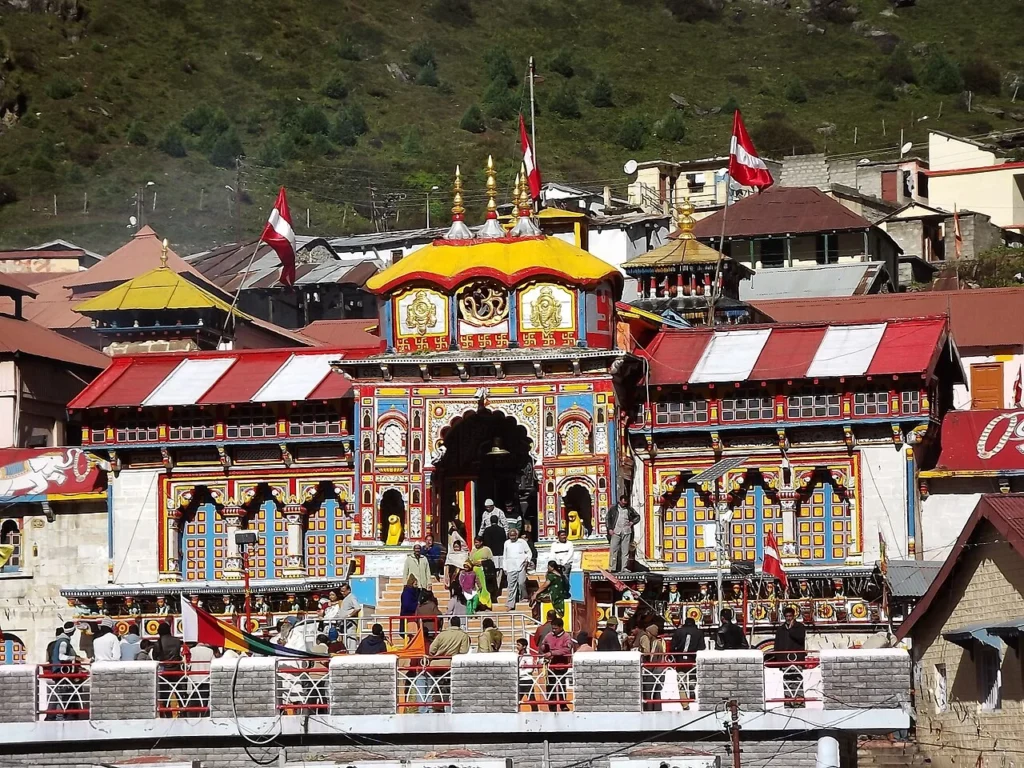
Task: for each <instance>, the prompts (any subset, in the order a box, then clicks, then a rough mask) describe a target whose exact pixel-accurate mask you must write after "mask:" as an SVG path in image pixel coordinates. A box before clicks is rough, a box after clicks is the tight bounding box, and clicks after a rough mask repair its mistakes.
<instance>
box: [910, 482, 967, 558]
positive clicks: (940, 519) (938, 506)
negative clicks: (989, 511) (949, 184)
mask: <svg viewBox="0 0 1024 768" xmlns="http://www.w3.org/2000/svg"><path fill="white" fill-rule="evenodd" d="M936 490H937V489H933V492H932V493H931V494H930V495H929V496H928V498H926V499H925V500H924V501H923V502H921V518H922V519H923V521H924V525H923V526H922V531H921V540H922V541H921V545H920V547H919V549H918V551H919V553H920V554H921V556H922V557H923V558H924V559H925V560H937V561H940V562H941V561H943V560H945V559H946V556H947V555H948V554H949V551H950V550H951V549H952V548H953V545H954V544H955V543H956V540H957V538H959V536H960V534H961V532H963V529H964V525H965V524H966V522H967V518H969V517H970V516H971V512H973V511H974V507H975V506H977V504H978V501H979V500H980V499H981V494H980V493H965V492H935V491H936Z"/></svg>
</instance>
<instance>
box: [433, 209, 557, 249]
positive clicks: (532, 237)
mask: <svg viewBox="0 0 1024 768" xmlns="http://www.w3.org/2000/svg"><path fill="white" fill-rule="evenodd" d="M487 218H491V217H490V216H488V217H487ZM494 218H497V216H495V217H494ZM460 221H461V219H460ZM546 237H547V235H527V236H525V237H511V236H506V237H473V238H470V239H468V240H445V239H444V238H443V237H440V238H438V239H437V240H434V242H433V243H432V245H456V246H461V245H483V244H484V243H521V242H523V241H525V240H544V239H545V238H546Z"/></svg>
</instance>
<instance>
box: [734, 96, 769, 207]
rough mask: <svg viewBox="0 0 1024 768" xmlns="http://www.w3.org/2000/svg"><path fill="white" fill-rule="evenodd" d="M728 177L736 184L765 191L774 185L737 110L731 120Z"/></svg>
mask: <svg viewBox="0 0 1024 768" xmlns="http://www.w3.org/2000/svg"><path fill="white" fill-rule="evenodd" d="M729 176H730V177H731V178H732V179H733V181H735V182H736V183H737V184H742V185H743V186H744V187H754V188H755V189H765V188H767V187H770V186H771V185H772V184H774V183H775V179H773V178H772V174H771V172H770V171H769V170H768V166H767V165H765V164H764V160H762V159H761V158H760V157H759V156H758V154H757V150H756V149H755V148H754V142H753V141H751V140H750V134H748V133H747V127H746V126H745V125H744V124H743V117H742V116H741V115H740V111H739V110H738V109H737V110H736V114H735V115H734V116H733V119H732V144H731V145H730V146H729Z"/></svg>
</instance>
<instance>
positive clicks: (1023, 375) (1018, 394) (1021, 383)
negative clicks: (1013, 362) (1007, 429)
mask: <svg viewBox="0 0 1024 768" xmlns="http://www.w3.org/2000/svg"><path fill="white" fill-rule="evenodd" d="M1022 399H1024V365H1022V366H1021V367H1019V368H1018V369H1017V380H1016V381H1015V382H1013V407H1014V408H1020V407H1021V405H1024V403H1021V400H1022Z"/></svg>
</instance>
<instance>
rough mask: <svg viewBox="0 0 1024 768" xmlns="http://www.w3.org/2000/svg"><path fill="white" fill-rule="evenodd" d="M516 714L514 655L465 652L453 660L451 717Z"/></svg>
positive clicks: (517, 694)
mask: <svg viewBox="0 0 1024 768" xmlns="http://www.w3.org/2000/svg"><path fill="white" fill-rule="evenodd" d="M518 711H519V656H518V655H517V654H516V653H514V652H511V651H509V652H507V653H473V654H469V653H464V654H460V655H458V656H454V657H453V658H452V714H462V713H473V712H479V713H489V712H518Z"/></svg>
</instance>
